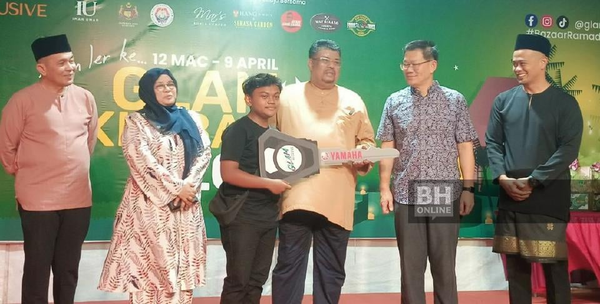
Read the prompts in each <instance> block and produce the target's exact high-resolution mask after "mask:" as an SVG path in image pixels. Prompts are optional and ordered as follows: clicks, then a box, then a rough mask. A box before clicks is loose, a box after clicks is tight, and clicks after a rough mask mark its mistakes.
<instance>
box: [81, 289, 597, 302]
mask: <svg viewBox="0 0 600 304" xmlns="http://www.w3.org/2000/svg"><path fill="white" fill-rule="evenodd" d="M458 298H459V300H458V302H459V303H460V304H506V303H508V291H505V290H497V291H463V292H459V293H458ZM572 298H573V302H572V304H591V303H600V289H573V296H572ZM532 302H533V304H542V303H546V299H545V298H544V297H535V298H533V301H532ZM79 303H81V304H84V303H85V304H100V303H109V304H125V303H127V302H126V301H110V302H79ZM218 303H219V298H194V304H218ZM260 303H261V304H270V303H271V297H269V296H265V297H263V298H262V299H261V301H260ZM311 303H312V297H311V296H304V300H303V301H302V304H311ZM365 303H378V304H398V303H400V294H399V293H377V294H374V293H369V294H344V295H342V298H341V300H340V304H365ZM427 303H428V304H429V303H433V294H432V293H431V292H428V293H427Z"/></svg>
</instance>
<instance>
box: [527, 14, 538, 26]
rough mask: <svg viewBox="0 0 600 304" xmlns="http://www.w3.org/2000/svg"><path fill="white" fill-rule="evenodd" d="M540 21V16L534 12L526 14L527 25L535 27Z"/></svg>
mask: <svg viewBox="0 0 600 304" xmlns="http://www.w3.org/2000/svg"><path fill="white" fill-rule="evenodd" d="M537 23H538V17H537V16H536V15H534V14H529V15H527V16H525V25H527V27H535V26H536V25H537Z"/></svg>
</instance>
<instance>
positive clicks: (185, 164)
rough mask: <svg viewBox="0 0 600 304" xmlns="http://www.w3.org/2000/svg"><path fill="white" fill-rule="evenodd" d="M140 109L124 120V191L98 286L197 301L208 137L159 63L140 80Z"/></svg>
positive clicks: (161, 299) (145, 297)
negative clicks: (195, 291)
mask: <svg viewBox="0 0 600 304" xmlns="http://www.w3.org/2000/svg"><path fill="white" fill-rule="evenodd" d="M139 86H140V89H139V95H140V98H141V99H142V101H143V102H144V103H145V106H144V108H143V109H141V110H140V111H138V112H135V113H132V114H130V115H129V116H128V117H127V120H126V124H125V130H124V131H123V137H122V142H123V155H124V156H125V159H126V160H127V164H128V165H129V170H130V176H129V178H128V179H127V183H126V186H125V193H124V195H123V199H122V201H121V205H120V206H119V209H118V210H117V214H116V216H115V223H114V229H113V236H112V239H111V244H110V248H109V251H108V255H107V257H106V260H105V262H104V268H103V270H102V275H101V278H100V284H99V286H98V289H100V290H104V291H110V292H128V293H129V299H130V301H131V303H144V304H147V303H160V304H166V303H192V296H193V289H194V288H195V287H198V286H202V285H204V275H205V270H206V230H205V226H204V219H203V216H202V208H201V207H200V206H199V204H198V203H197V202H198V201H199V199H200V193H199V192H198V189H199V187H200V184H201V183H202V176H203V175H204V172H205V171H206V168H207V166H208V164H209V161H210V157H211V153H210V141H209V139H208V135H207V134H206V132H205V131H204V130H203V129H202V127H201V123H200V118H199V116H198V114H197V113H195V112H192V111H187V110H185V109H183V108H181V107H178V106H176V105H175V100H176V99H177V80H175V77H173V75H172V74H171V72H170V71H169V70H166V69H160V68H154V69H151V70H149V71H148V72H146V73H145V74H144V75H143V76H142V78H141V79H140V82H139Z"/></svg>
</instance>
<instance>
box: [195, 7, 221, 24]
mask: <svg viewBox="0 0 600 304" xmlns="http://www.w3.org/2000/svg"><path fill="white" fill-rule="evenodd" d="M194 16H195V19H194V25H196V26H198V25H205V26H216V27H224V26H227V24H226V23H225V22H224V20H225V19H226V18H227V14H225V13H224V12H223V11H215V10H212V9H209V8H204V7H202V6H200V7H197V8H196V9H195V10H194Z"/></svg>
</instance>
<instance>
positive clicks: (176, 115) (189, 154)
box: [139, 68, 203, 178]
mask: <svg viewBox="0 0 600 304" xmlns="http://www.w3.org/2000/svg"><path fill="white" fill-rule="evenodd" d="M163 74H164V75H168V76H169V77H171V79H173V83H175V87H177V80H176V79H175V77H173V74H171V71H169V70H167V69H161V68H153V69H150V70H148V71H147V72H146V73H145V74H144V76H142V78H140V82H139V85H140V90H139V95H140V98H141V99H142V101H143V102H144V103H145V104H146V105H145V106H144V108H142V109H141V110H140V111H139V112H140V113H141V114H143V116H144V117H145V118H146V119H147V120H148V121H149V122H150V124H152V125H153V126H154V127H156V128H157V129H158V130H159V131H161V132H163V133H176V134H179V136H180V137H181V139H182V140H183V147H184V150H185V167H184V170H183V178H185V177H186V176H187V175H188V173H189V172H190V168H191V166H192V162H193V160H194V158H195V157H196V156H197V155H198V154H199V153H200V150H202V148H203V145H202V139H201V138H200V131H198V127H197V126H196V123H195V122H194V120H193V119H192V117H191V116H190V114H189V113H188V111H187V110H186V109H185V108H181V107H178V106H176V105H172V106H163V105H161V104H160V103H158V100H156V94H155V93H154V84H155V83H156V80H157V79H158V77H160V75H163Z"/></svg>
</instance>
